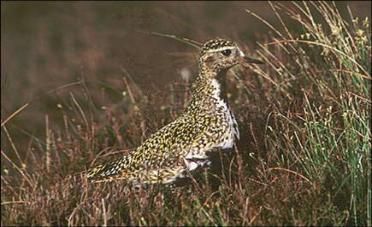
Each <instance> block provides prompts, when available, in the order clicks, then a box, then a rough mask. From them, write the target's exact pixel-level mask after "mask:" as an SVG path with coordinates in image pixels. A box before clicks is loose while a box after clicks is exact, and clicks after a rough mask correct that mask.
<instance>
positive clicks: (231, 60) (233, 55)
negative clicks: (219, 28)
mask: <svg viewBox="0 0 372 227" xmlns="http://www.w3.org/2000/svg"><path fill="white" fill-rule="evenodd" d="M244 63H254V64H263V62H262V61H260V60H257V59H253V58H250V57H247V56H246V55H245V54H244V53H243V51H242V50H241V49H240V48H239V47H238V45H237V44H236V43H234V42H231V41H229V40H225V39H212V40H209V41H207V42H206V43H205V44H204V45H203V47H202V50H201V53H200V58H199V65H200V67H201V69H202V70H205V71H207V72H209V73H212V74H215V75H216V74H219V73H220V72H222V71H226V70H228V69H229V68H231V67H232V66H235V65H237V64H244Z"/></svg>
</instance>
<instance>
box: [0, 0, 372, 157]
mask: <svg viewBox="0 0 372 227" xmlns="http://www.w3.org/2000/svg"><path fill="white" fill-rule="evenodd" d="M283 4H286V3H285V2H284V3H283ZM336 5H337V7H338V8H339V9H340V11H341V12H342V13H345V14H347V7H346V5H349V6H350V8H351V9H352V11H353V12H355V13H357V15H354V16H358V17H361V18H364V17H369V18H370V16H371V11H370V10H371V2H370V1H361V2H358V1H350V2H337V3H336ZM245 9H249V10H250V11H253V12H255V13H257V14H258V15H260V16H261V17H262V18H264V19H265V20H267V21H269V22H270V23H271V24H275V23H278V20H277V19H276V17H275V14H274V13H273V11H272V10H271V8H270V5H269V4H268V3H267V2H18V1H17V2H1V120H2V121H3V120H4V119H6V118H7V117H8V116H9V115H10V114H12V113H13V112H14V111H16V110H17V109H18V108H19V107H21V106H22V105H24V104H25V103H27V102H30V101H32V102H31V104H30V105H29V106H27V108H25V109H24V110H23V111H21V112H20V113H19V114H18V115H17V116H16V117H14V118H13V119H12V120H11V122H10V123H9V124H7V127H8V130H9V131H10V133H11V135H12V137H13V138H17V139H20V140H22V138H23V137H24V138H25V139H26V138H29V136H30V135H35V136H36V137H38V136H40V135H43V134H44V133H45V115H46V114H48V115H49V118H50V121H51V122H53V124H54V123H55V124H57V125H58V124H59V123H60V124H62V122H63V119H62V118H61V116H62V115H61V114H58V113H59V111H61V109H63V108H64V105H63V102H64V100H66V99H70V98H71V96H72V95H73V96H74V98H76V99H77V100H82V102H80V103H83V104H82V105H84V103H86V102H84V99H89V100H91V101H93V103H94V104H95V105H96V106H97V107H102V106H110V105H113V104H118V105H121V108H125V103H124V104H123V103H122V99H123V96H122V93H121V92H120V91H124V90H125V87H126V85H125V81H123V74H127V75H130V78H132V79H133V82H134V83H135V84H136V85H137V86H138V87H139V88H140V90H142V91H143V92H144V93H145V94H144V95H145V96H148V97H150V98H151V97H152V98H153V99H163V100H162V101H163V102H167V100H166V99H165V98H166V97H167V94H169V92H170V89H171V87H170V85H172V84H173V83H174V82H177V81H180V80H181V71H183V72H184V73H185V72H187V73H190V75H195V73H196V71H197V68H196V67H197V65H196V62H195V59H196V56H197V54H198V52H197V50H196V49H195V48H193V47H191V46H188V45H186V44H184V43H181V42H178V41H176V40H172V39H169V38H165V37H160V36H154V35H149V34H147V33H146V32H159V33H166V34H173V35H177V36H179V37H188V38H190V39H193V40H196V41H199V42H204V41H206V40H208V39H211V38H215V37H223V38H229V39H231V40H234V41H237V42H238V43H239V44H240V45H242V46H243V47H245V48H246V49H248V50H250V51H249V52H250V53H251V54H252V55H254V48H255V45H256V42H257V41H260V42H263V41H262V40H263V38H264V37H267V36H270V35H271V33H270V32H269V29H268V28H267V27H265V26H263V24H262V22H260V21H258V20H257V19H256V18H254V17H252V16H250V15H249V14H248V13H247V12H246V11H245ZM293 26H295V25H293ZM83 90H84V91H85V92H82V91H83ZM87 91H89V92H87ZM87 94H88V96H89V97H86V96H87ZM158 101H159V100H158ZM150 102H151V100H150ZM83 108H84V106H83ZM98 109H100V108H98ZM56 113H57V114H56ZM99 114H100V113H99V112H98V115H99ZM102 114H103V112H102ZM27 140H28V139H27ZM27 140H25V141H27ZM4 143H5V140H4V139H3V131H2V139H1V144H2V145H1V146H2V150H3V149H5V146H6V144H4ZM25 146H26V145H25Z"/></svg>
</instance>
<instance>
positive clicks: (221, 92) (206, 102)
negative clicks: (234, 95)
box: [188, 69, 228, 109]
mask: <svg viewBox="0 0 372 227" xmlns="http://www.w3.org/2000/svg"><path fill="white" fill-rule="evenodd" d="M225 74H226V71H225V70H223V71H220V72H218V73H217V72H213V71H208V70H205V69H201V70H200V72H199V75H198V77H197V78H196V79H195V81H194V82H193V84H192V100H191V102H190V104H189V107H188V109H199V108H213V105H214V104H216V103H221V101H222V102H223V103H226V105H228V100H227V95H226V76H225Z"/></svg>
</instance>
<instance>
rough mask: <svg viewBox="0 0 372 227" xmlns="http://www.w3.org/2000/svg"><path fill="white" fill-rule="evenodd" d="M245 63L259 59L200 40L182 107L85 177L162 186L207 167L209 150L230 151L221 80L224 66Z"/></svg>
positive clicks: (223, 42)
mask: <svg viewBox="0 0 372 227" xmlns="http://www.w3.org/2000/svg"><path fill="white" fill-rule="evenodd" d="M246 63H253V64H262V63H263V62H262V61H260V60H258V59H254V58H251V57H248V56H246V55H245V54H244V53H243V51H242V50H241V49H240V48H239V47H238V45H237V44H236V43H235V42H233V41H230V40H227V39H221V38H216V39H212V40H209V41H207V42H205V43H204V44H203V45H202V47H201V51H200V54H199V58H198V66H199V72H198V75H197V76H196V78H195V80H194V81H193V83H192V85H191V99H190V101H189V103H188V104H187V106H186V108H185V109H184V111H183V112H182V113H181V114H180V115H179V116H178V118H176V119H175V120H174V121H173V122H170V123H169V124H167V125H165V126H163V127H162V128H160V129H159V130H158V131H157V132H155V133H154V134H152V135H151V136H150V137H149V138H147V139H146V140H145V141H144V142H143V143H142V144H141V145H140V146H139V147H137V148H136V149H134V150H133V151H132V152H131V153H130V154H127V155H124V156H122V157H120V158H118V159H116V160H114V161H110V162H107V163H103V164H100V165H97V166H95V167H92V168H90V169H89V170H88V173H87V178H88V180H90V181H92V182H106V181H113V180H124V181H126V182H128V183H131V184H133V185H149V184H150V185H151V184H162V185H168V184H172V183H174V182H176V181H177V179H182V178H187V177H188V176H189V175H188V174H189V173H193V172H195V171H196V170H198V169H200V168H204V167H208V166H210V165H211V161H210V159H209V156H208V153H209V152H213V151H224V150H229V149H230V150H231V149H232V148H233V147H234V146H235V144H236V141H237V140H238V139H239V128H238V124H237V121H236V119H235V117H234V114H233V112H232V110H231V108H230V106H229V104H228V101H227V95H226V91H225V81H226V72H227V71H228V70H229V69H230V68H232V67H233V66H235V65H239V64H240V65H241V64H243V65H244V64H246Z"/></svg>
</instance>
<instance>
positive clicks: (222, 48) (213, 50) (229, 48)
mask: <svg viewBox="0 0 372 227" xmlns="http://www.w3.org/2000/svg"><path fill="white" fill-rule="evenodd" d="M235 48H236V47H235V46H226V47H220V48H218V49H212V50H207V52H218V51H223V50H231V49H235Z"/></svg>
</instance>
